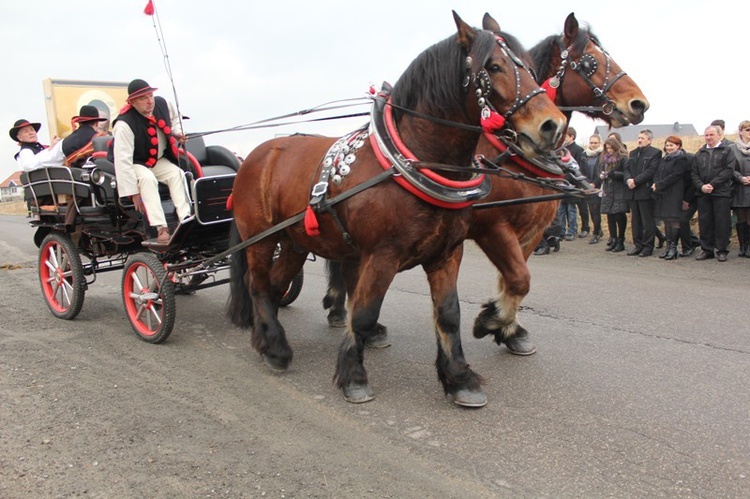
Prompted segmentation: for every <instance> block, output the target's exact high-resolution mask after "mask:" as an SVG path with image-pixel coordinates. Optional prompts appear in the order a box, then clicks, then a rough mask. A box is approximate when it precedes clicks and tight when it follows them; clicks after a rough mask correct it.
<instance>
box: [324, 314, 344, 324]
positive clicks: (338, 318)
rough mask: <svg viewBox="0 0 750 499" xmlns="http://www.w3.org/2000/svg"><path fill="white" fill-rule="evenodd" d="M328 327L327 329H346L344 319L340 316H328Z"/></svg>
mask: <svg viewBox="0 0 750 499" xmlns="http://www.w3.org/2000/svg"><path fill="white" fill-rule="evenodd" d="M328 326H329V327H346V317H344V316H342V315H329V316H328Z"/></svg>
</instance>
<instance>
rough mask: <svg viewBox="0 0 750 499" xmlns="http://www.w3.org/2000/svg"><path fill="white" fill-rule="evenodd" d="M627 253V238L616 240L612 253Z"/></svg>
mask: <svg viewBox="0 0 750 499" xmlns="http://www.w3.org/2000/svg"><path fill="white" fill-rule="evenodd" d="M621 251H625V238H624V237H618V238H617V239H615V245H614V246H613V247H612V253H619V252H621Z"/></svg>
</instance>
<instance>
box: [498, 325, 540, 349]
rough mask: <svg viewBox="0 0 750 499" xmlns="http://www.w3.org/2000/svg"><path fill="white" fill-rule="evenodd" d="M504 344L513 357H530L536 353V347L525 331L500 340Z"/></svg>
mask: <svg viewBox="0 0 750 499" xmlns="http://www.w3.org/2000/svg"><path fill="white" fill-rule="evenodd" d="M501 341H502V342H503V343H505V346H506V347H507V348H508V351H510V353H512V354H513V355H532V354H534V353H536V345H534V343H532V342H531V340H530V339H529V333H527V332H526V331H523V332H520V333H516V334H515V335H513V336H511V337H510V338H503V339H502V340H501Z"/></svg>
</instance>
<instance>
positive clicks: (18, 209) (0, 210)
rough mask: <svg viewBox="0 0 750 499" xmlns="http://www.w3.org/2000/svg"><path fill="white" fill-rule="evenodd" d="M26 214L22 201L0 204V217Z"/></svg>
mask: <svg viewBox="0 0 750 499" xmlns="http://www.w3.org/2000/svg"><path fill="white" fill-rule="evenodd" d="M26 213H27V210H26V203H25V202H23V201H11V202H8V203H0V215H23V216H25V215H26Z"/></svg>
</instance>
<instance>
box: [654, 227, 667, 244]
mask: <svg viewBox="0 0 750 499" xmlns="http://www.w3.org/2000/svg"><path fill="white" fill-rule="evenodd" d="M664 230H665V231H666V230H668V229H667V228H666V227H664ZM656 239H658V240H659V243H658V244H657V245H656V247H657V248H663V247H664V243H665V242H666V240H667V238H666V237H665V236H664V234H663V233H662V231H660V230H659V227H657V228H656Z"/></svg>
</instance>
